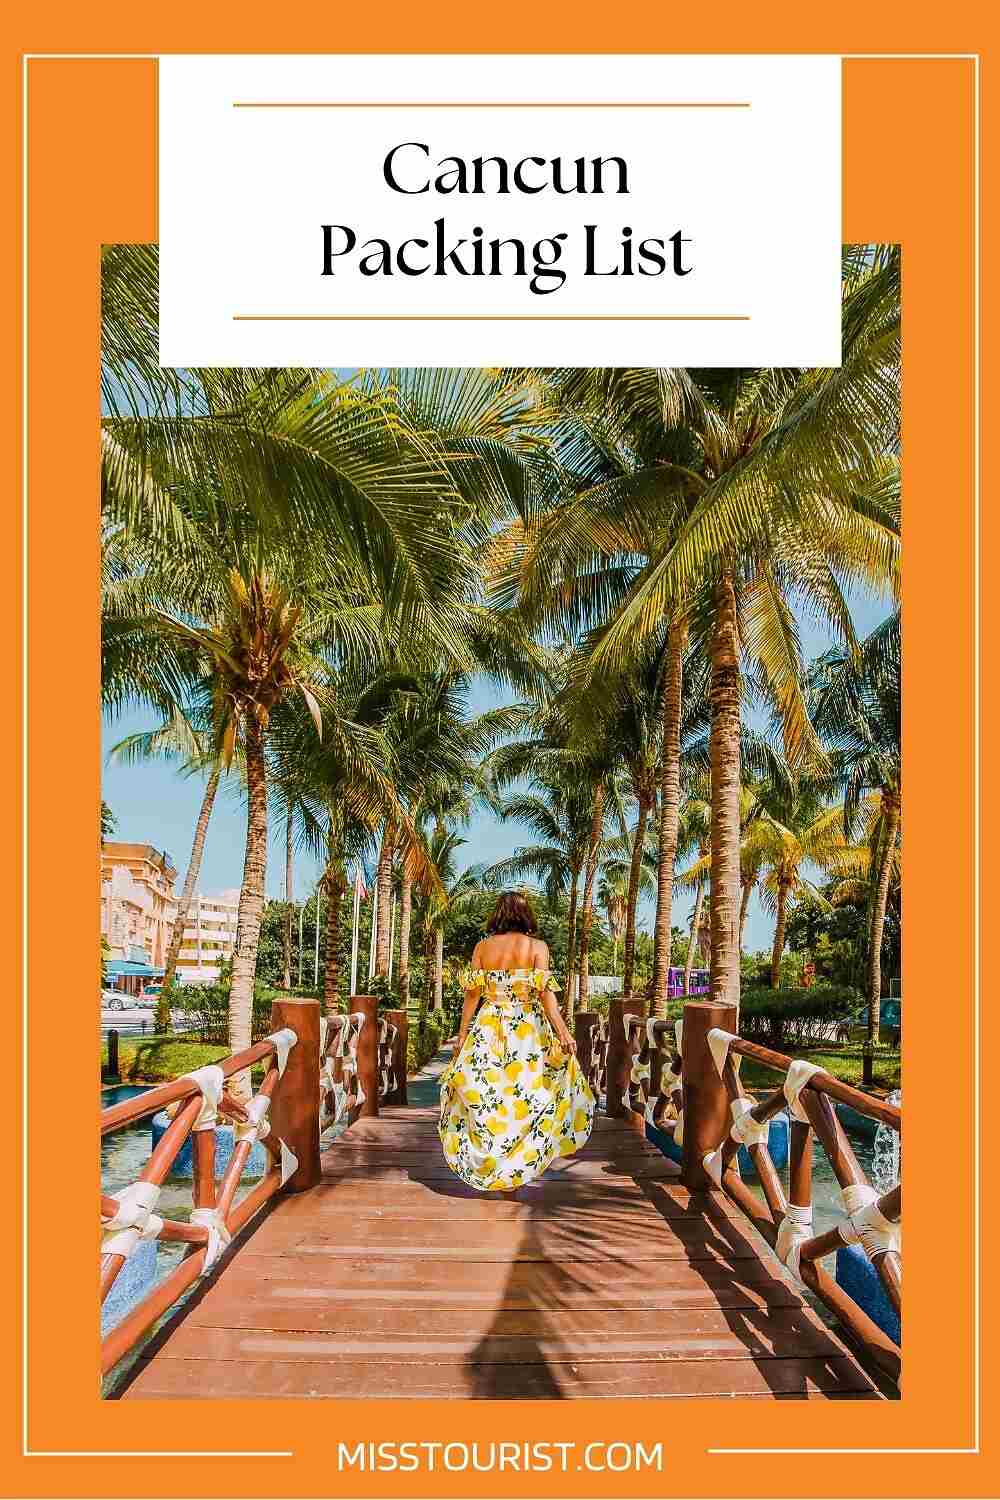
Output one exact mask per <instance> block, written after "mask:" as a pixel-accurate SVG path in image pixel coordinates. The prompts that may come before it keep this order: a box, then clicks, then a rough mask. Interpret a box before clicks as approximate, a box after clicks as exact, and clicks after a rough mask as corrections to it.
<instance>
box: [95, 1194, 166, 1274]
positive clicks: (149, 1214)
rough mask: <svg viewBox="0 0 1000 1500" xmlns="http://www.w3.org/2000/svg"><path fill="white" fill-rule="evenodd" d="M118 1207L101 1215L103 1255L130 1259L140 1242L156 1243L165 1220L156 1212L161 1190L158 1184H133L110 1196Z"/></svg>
mask: <svg viewBox="0 0 1000 1500" xmlns="http://www.w3.org/2000/svg"><path fill="white" fill-rule="evenodd" d="M108 1196H109V1197H111V1198H114V1200H115V1202H116V1203H117V1204H118V1208H117V1209H116V1211H115V1212H114V1213H113V1214H112V1215H110V1216H109V1217H108V1218H105V1217H104V1215H103V1214H102V1215H101V1254H102V1255H124V1257H125V1259H126V1260H127V1259H128V1257H129V1256H130V1255H131V1254H132V1252H133V1251H134V1250H135V1248H136V1246H137V1245H138V1244H139V1242H140V1240H155V1239H156V1237H157V1235H158V1234H159V1233H160V1231H161V1229H162V1228H163V1220H162V1219H161V1218H160V1216H159V1215H158V1214H154V1213H153V1209H154V1208H155V1207H156V1201H157V1199H158V1198H159V1196H160V1189H159V1188H158V1187H157V1185H156V1183H155V1182H132V1183H129V1185H128V1187H124V1188H120V1189H119V1191H118V1192H117V1193H110V1194H109V1195H108Z"/></svg>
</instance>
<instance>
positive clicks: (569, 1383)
mask: <svg viewBox="0 0 1000 1500" xmlns="http://www.w3.org/2000/svg"><path fill="white" fill-rule="evenodd" d="M871 1393H872V1387H871V1385H870V1384H866V1383H865V1378H864V1376H863V1375H861V1373H860V1371H859V1370H858V1367H857V1366H856V1365H855V1364H854V1362H853V1360H850V1359H846V1358H841V1359H840V1360H839V1361H838V1362H833V1361H829V1360H826V1359H760V1360H753V1359H738V1360H686V1361H685V1360H677V1361H661V1362H659V1363H656V1362H653V1361H650V1362H647V1363H639V1364H636V1363H632V1362H628V1363H612V1362H607V1363H604V1364H598V1363H595V1364H587V1363H579V1362H576V1361H574V1362H572V1363H558V1362H551V1363H549V1362H546V1363H544V1364H543V1363H539V1364H529V1365H525V1364H521V1365H505V1364H473V1363H471V1362H470V1361H467V1360H459V1361H455V1362H454V1363H451V1364H428V1363H427V1361H425V1360H419V1361H416V1362H414V1363H413V1364H409V1363H402V1362H401V1363H385V1364H377V1363H374V1362H371V1361H368V1360H357V1359H342V1358H338V1359H334V1360H272V1359H239V1360H232V1361H226V1360H218V1361H209V1360H191V1359H174V1358H173V1357H171V1356H168V1355H166V1354H165V1353H161V1354H158V1355H156V1356H155V1357H154V1358H153V1359H152V1360H149V1361H147V1362H144V1363H143V1364H142V1365H141V1368H140V1369H139V1371H138V1374H137V1377H136V1379H135V1381H134V1382H133V1384H132V1386H131V1387H130V1389H129V1391H128V1395H129V1396H130V1397H131V1398H133V1399H136V1398H142V1397H170V1396H173V1397H178V1398H181V1399H184V1400H190V1399H191V1398H192V1397H193V1396H196V1395H198V1396H202V1397H229V1398H241V1397H294V1398H299V1399H301V1398H303V1397H336V1398H341V1399H343V1398H348V1399H349V1398H355V1399H358V1400H366V1399H367V1400H374V1399H377V1398H394V1399H410V1400H421V1399H426V1398H428V1397H431V1398H434V1397H436V1398H439V1399H441V1398H445V1399H447V1398H449V1397H450V1398H452V1399H456V1400H477V1399H478V1400H491V1401H511V1400H552V1399H557V1400H558V1399H575V1398H581V1397H586V1398H595V1397H596V1398H600V1397H604V1398H609V1399H614V1400H621V1399H629V1398H632V1399H642V1400H656V1399H669V1398H677V1397H684V1396H688V1397H691V1396H700V1397H712V1396H772V1397H773V1396H776V1395H781V1396H785V1397H798V1398H799V1399H804V1398H806V1397H809V1396H825V1395H830V1394H836V1395H839V1396H846V1395H848V1394H850V1395H859V1396H861V1398H862V1399H865V1398H869V1397H870V1396H871Z"/></svg>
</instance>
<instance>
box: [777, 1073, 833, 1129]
mask: <svg viewBox="0 0 1000 1500" xmlns="http://www.w3.org/2000/svg"><path fill="white" fill-rule="evenodd" d="M825 1072H826V1069H825V1068H818V1067H817V1066H816V1064H815V1063H811V1062H806V1060H805V1058H804V1057H799V1058H796V1060H795V1062H793V1063H792V1065H791V1066H790V1068H789V1069H788V1072H787V1073H786V1074H785V1081H784V1083H783V1084H782V1085H781V1089H782V1093H783V1094H784V1096H785V1098H786V1099H787V1100H788V1113H789V1114H790V1115H791V1117H792V1119H793V1120H799V1121H800V1122H801V1123H802V1124H803V1125H808V1124H809V1117H808V1115H807V1114H806V1112H805V1110H804V1109H803V1108H802V1103H801V1101H800V1099H799V1095H800V1094H801V1092H802V1090H803V1089H804V1088H805V1086H806V1084H807V1083H808V1082H809V1080H810V1078H812V1077H813V1076H814V1075H815V1074H816V1073H825Z"/></svg>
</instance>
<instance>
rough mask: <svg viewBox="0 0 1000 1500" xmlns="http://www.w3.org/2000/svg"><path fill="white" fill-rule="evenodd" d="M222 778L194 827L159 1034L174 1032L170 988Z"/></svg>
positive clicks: (212, 785) (208, 791)
mask: <svg viewBox="0 0 1000 1500" xmlns="http://www.w3.org/2000/svg"><path fill="white" fill-rule="evenodd" d="M221 775H222V772H221V770H219V768H218V767H216V769H215V770H214V771H213V772H212V774H211V776H209V778H208V780H207V782H206V783H205V794H204V796H203V797H202V799H201V807H200V808H199V810H198V821H197V823H196V824H195V825H194V841H193V843H192V844H191V857H190V859H189V860H188V867H187V874H186V875H185V876H184V888H183V890H182V891H181V899H180V901H179V902H178V903H177V915H176V917H175V918H174V925H173V927H172V928H171V931H170V946H169V947H168V948H167V959H166V964H165V966H164V970H163V983H162V985H161V986H160V999H159V1002H158V1004H157V1007H156V1029H157V1031H169V1030H170V1024H171V1023H170V994H169V991H170V986H171V985H172V984H173V982H174V975H175V973H176V972H177V960H178V958H179V956H180V951H181V944H182V943H183V941H184V928H185V927H186V926H187V915H188V912H189V911H190V910H191V898H192V896H193V895H194V889H195V886H196V885H197V884H198V876H199V875H200V874H201V859H202V855H203V854H204V852H205V835H206V834H207V833H208V820H209V818H210V817H211V816H212V806H213V804H214V802H215V794H216V792H217V791H218V790H219V778H220V776H221Z"/></svg>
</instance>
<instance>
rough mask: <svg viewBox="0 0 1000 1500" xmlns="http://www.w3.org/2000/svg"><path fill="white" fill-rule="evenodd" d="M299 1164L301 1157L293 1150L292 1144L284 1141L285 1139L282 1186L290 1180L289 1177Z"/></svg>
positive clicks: (283, 1144)
mask: <svg viewBox="0 0 1000 1500" xmlns="http://www.w3.org/2000/svg"><path fill="white" fill-rule="evenodd" d="M298 1164H299V1159H298V1157H297V1156H296V1155H295V1152H294V1151H293V1150H292V1148H291V1147H290V1146H286V1145H285V1143H284V1141H282V1142H281V1186H282V1187H284V1185H285V1183H286V1182H287V1181H288V1179H289V1177H291V1175H292V1173H293V1172H294V1171H295V1169H296V1167H297V1166H298Z"/></svg>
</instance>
